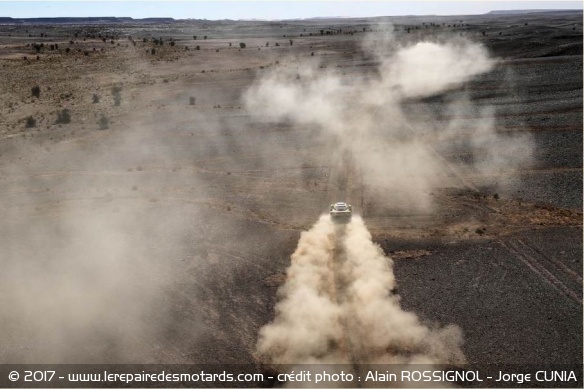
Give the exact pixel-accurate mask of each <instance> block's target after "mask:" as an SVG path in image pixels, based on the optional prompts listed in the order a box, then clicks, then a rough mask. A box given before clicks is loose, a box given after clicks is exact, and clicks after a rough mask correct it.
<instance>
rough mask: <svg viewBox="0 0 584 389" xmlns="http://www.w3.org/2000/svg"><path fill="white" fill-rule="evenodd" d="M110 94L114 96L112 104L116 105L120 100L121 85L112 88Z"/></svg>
mask: <svg viewBox="0 0 584 389" xmlns="http://www.w3.org/2000/svg"><path fill="white" fill-rule="evenodd" d="M112 95H113V96H114V105H115V106H116V107H117V106H119V105H120V103H121V102H122V87H121V86H119V85H116V86H114V87H113V88H112Z"/></svg>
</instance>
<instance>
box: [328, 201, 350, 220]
mask: <svg viewBox="0 0 584 389" xmlns="http://www.w3.org/2000/svg"><path fill="white" fill-rule="evenodd" d="M330 215H331V218H332V219H333V220H348V219H351V216H352V215H353V208H352V207H351V205H350V204H347V203H335V204H331V209H330Z"/></svg>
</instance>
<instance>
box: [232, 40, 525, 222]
mask: <svg viewBox="0 0 584 389" xmlns="http://www.w3.org/2000/svg"><path fill="white" fill-rule="evenodd" d="M360 50H361V51H362V56H363V58H364V59H369V60H370V61H372V60H373V62H368V64H371V65H372V69H371V67H369V69H371V70H369V71H365V72H361V71H360V68H359V66H356V67H346V68H343V67H334V68H333V67H329V66H328V64H327V63H326V62H325V61H324V60H321V59H319V58H316V57H310V58H308V59H306V58H304V59H300V58H293V59H291V60H290V61H289V63H287V64H285V65H282V66H279V67H275V68H273V69H272V70H270V71H269V72H268V73H267V74H265V75H263V76H262V77H260V78H259V79H258V80H257V81H256V82H255V83H254V85H252V86H251V87H250V88H249V89H248V90H247V92H246V93H245V94H244V98H243V100H244V102H245V105H246V108H247V109H248V110H249V111H250V112H251V113H252V114H253V115H256V116H257V117H261V118H263V119H265V120H271V121H284V122H292V123H296V124H299V125H313V126H315V127H317V128H318V129H319V134H320V136H321V137H322V138H323V139H325V143H327V144H329V145H330V148H331V151H330V153H329V154H330V160H331V163H332V164H336V165H340V164H339V163H338V162H337V161H339V160H342V159H343V156H344V155H350V157H351V160H352V164H353V165H354V168H355V169H356V171H357V172H358V175H359V176H360V178H361V179H362V180H363V185H364V187H366V188H367V189H368V190H369V193H370V195H371V196H372V197H374V200H375V201H374V202H375V203H383V204H386V205H389V206H390V207H391V208H393V209H396V210H398V211H403V210H410V211H414V212H419V211H422V212H431V211H432V207H433V204H432V198H431V196H430V192H432V190H433V189H435V188H438V187H445V186H451V187H452V186H466V187H468V185H467V182H466V181H471V180H472V181H474V182H475V183H476V184H481V185H490V184H493V181H495V180H493V179H492V177H491V178H489V177H488V176H489V175H493V174H495V173H501V172H503V171H504V172H514V171H516V170H517V169H518V168H522V167H525V166H528V165H529V164H530V163H531V161H532V150H533V141H532V139H531V138H530V137H529V136H528V135H525V134H520V135H516V134H511V133H509V132H502V131H500V129H498V128H497V126H496V120H495V117H496V109H495V107H493V106H490V105H488V104H484V103H482V102H481V103H480V104H479V103H477V102H475V101H473V100H472V99H471V98H470V97H469V94H468V93H465V90H466V89H465V83H467V82H468V81H470V80H473V79H476V78H477V77H480V76H482V75H484V74H486V73H488V72H490V71H491V70H493V69H495V68H496V67H497V63H498V61H497V60H496V59H494V58H492V57H490V55H489V53H488V51H487V50H486V49H485V48H484V47H483V46H481V45H480V44H477V43H474V42H471V41H469V40H466V39H463V38H458V39H449V40H444V39H443V40H440V39H434V40H433V41H418V42H413V41H410V42H406V43H403V42H398V41H397V38H396V37H395V36H394V35H393V34H392V33H391V31H389V32H388V31H387V30H384V31H381V32H376V33H371V34H369V36H368V37H367V38H366V39H365V40H364V41H363V42H362V44H361V49H360ZM364 69H365V68H364ZM442 95H444V96H445V97H444V98H446V99H447V103H448V102H449V103H448V104H447V105H448V110H447V111H448V112H435V111H434V107H433V106H432V103H431V101H430V102H428V101H426V100H425V99H430V100H431V99H432V98H435V97H436V96H442ZM448 100H450V101H448ZM417 112H419V113H420V114H424V116H423V117H421V116H422V115H418V113H417ZM469 112H473V113H474V115H473V116H472V117H470V118H469V117H468V115H469ZM437 148H439V150H437ZM461 150H464V151H463V152H461ZM441 155H442V156H449V158H448V159H449V161H448V163H446V159H445V158H444V157H441ZM453 170H454V171H455V174H452V171H453ZM460 172H463V173H464V174H462V173H460ZM463 176H466V178H464V179H461V177H463ZM462 181H465V182H462ZM499 184H500V183H499Z"/></svg>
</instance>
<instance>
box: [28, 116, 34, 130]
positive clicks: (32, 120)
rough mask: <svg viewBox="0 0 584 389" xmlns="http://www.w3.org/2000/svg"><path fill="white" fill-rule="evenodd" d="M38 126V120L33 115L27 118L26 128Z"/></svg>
mask: <svg viewBox="0 0 584 389" xmlns="http://www.w3.org/2000/svg"><path fill="white" fill-rule="evenodd" d="M33 127H36V120H35V118H33V117H32V116H28V117H27V118H26V128H33Z"/></svg>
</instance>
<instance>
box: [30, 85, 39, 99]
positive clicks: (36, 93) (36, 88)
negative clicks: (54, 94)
mask: <svg viewBox="0 0 584 389" xmlns="http://www.w3.org/2000/svg"><path fill="white" fill-rule="evenodd" d="M30 92H31V93H32V95H33V96H34V97H36V98H37V99H38V98H39V97H41V88H40V86H38V85H35V86H33V87H32V89H31V90H30Z"/></svg>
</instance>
